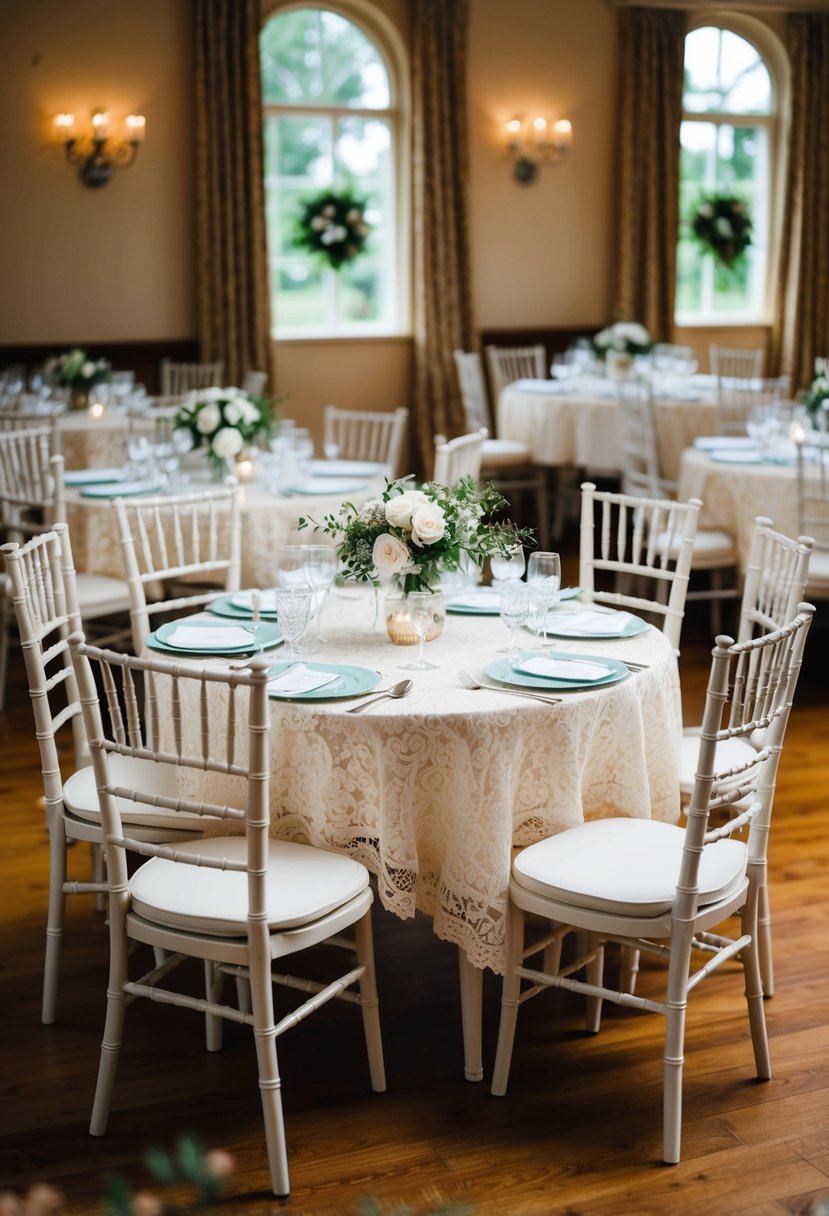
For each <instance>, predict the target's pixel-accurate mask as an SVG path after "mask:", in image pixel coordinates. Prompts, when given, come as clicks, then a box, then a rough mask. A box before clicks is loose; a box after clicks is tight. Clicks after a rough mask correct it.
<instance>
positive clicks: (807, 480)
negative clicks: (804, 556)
mask: <svg viewBox="0 0 829 1216" xmlns="http://www.w3.org/2000/svg"><path fill="white" fill-rule="evenodd" d="M821 438H823V437H822V436H821ZM797 517H798V527H799V529H800V531H801V532H803V533H806V534H807V535H809V536H812V537H814V540H815V546H816V548H818V549H829V448H827V446H826V445H825V444H823V443H821V444H819V445H818V447H817V449H816V452H815V457H814V459H813V460H812V461H808V460H807V459H806V456H805V453H804V445H803V444H802V443H799V444H798V445H797Z"/></svg>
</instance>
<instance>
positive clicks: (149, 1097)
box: [0, 606, 829, 1216]
mask: <svg viewBox="0 0 829 1216" xmlns="http://www.w3.org/2000/svg"><path fill="white" fill-rule="evenodd" d="M695 608H696V606H695ZM709 651H710V646H709V643H708V635H707V621H705V620H703V619H702V618H701V617H691V618H690V619H689V621H688V622H687V623H686V630H685V634H684V638H683V657H682V675H683V695H684V700H685V712H686V720H688V721H697V720H698V715H699V712H700V709H701V704H702V690H703V686H704V678H705V675H706V674H707V667H708V655H709ZM827 651H829V631H827V630H826V629H825V628H824V629H823V630H820V629H815V630H813V633H812V637H811V639H810V644H809V648H808V652H807V663H806V669H805V674H804V678H803V679H802V680H801V685H800V688H799V690H798V691H799V698H798V703H797V704H796V706H795V711H794V714H793V716H792V720H791V725H790V729H789V736H788V739H787V745H786V753H787V754H785V755H784V759H783V765H782V769H781V774H780V781H779V787H778V799H777V806H776V814H775V831H774V833H773V839H772V848H771V870H770V873H771V891H772V899H773V906H774V918H775V919H774V923H775V943H776V948H775V956H776V966H777V984H778V986H777V994H776V995H775V996H774V998H773V999H772V1000H771V1001H768V1002H767V1004H766V1010H767V1016H768V1023H769V1030H770V1037H771V1048H772V1061H773V1067H774V1069H775V1076H774V1079H773V1080H772V1081H771V1082H769V1083H758V1082H756V1081H755V1080H754V1079H753V1077H752V1059H751V1049H750V1044H749V1039H748V1032H747V1027H746V1021H745V1018H744V1015H743V1002H742V996H741V992H742V989H741V983H740V978H739V975H738V974H737V971H736V968H734V969H729V968H725V969H724V971H722V972H720V973H719V974H718V975H717V976H716V977H715V978H714V979H712V980H709V981H707V982H706V983H705V984H703V986H702V988H701V990H700V991H698V992H697V993H696V994H695V995H694V997H693V998H692V1004H691V1011H690V1016H689V1024H688V1042H687V1057H688V1063H687V1068H686V1083H685V1116H684V1137H683V1161H682V1164H681V1165H679V1166H676V1167H666V1166H663V1165H662V1164H660V1160H659V1154H660V1145H661V1141H660V1084H661V1067H660V1056H661V1047H662V1033H663V1023H662V1019H660V1018H654V1017H652V1016H648V1015H641V1014H636V1013H633V1012H630V1011H621V1010H618V1009H614V1010H610V1011H607V1012H606V1015H605V1019H604V1024H603V1027H602V1031H601V1034H600V1035H599V1036H598V1037H592V1038H588V1037H585V1035H584V1034H583V1033H582V1031H581V1016H580V1005H579V1003H578V1002H576V1001H575V1000H574V999H572V998H569V997H567V996H564V995H563V994H550V995H549V996H548V997H546V998H545V999H544V1000H538V1001H535V1002H532V1003H531V1004H530V1005H529V1006H528V1007H526V1008H525V1009H524V1010H523V1011H522V1016H521V1018H520V1019H519V1031H518V1038H517V1048H516V1053H515V1057H514V1063H513V1069H512V1076H511V1082H510V1089H509V1093H508V1095H507V1097H506V1098H504V1099H496V1098H493V1097H491V1096H490V1094H489V1092H488V1088H487V1084H486V1083H485V1084H482V1085H471V1084H468V1083H466V1082H465V1081H464V1080H463V1076H462V1071H461V1034H460V1025H459V1015H458V995H457V976H456V960H455V952H454V950H453V949H452V948H451V947H449V946H447V945H446V944H445V943H442V942H439V941H438V940H437V939H436V938H434V937H433V935H432V934H431V932H430V928H429V924H428V922H426V921H421V920H418V921H417V922H415V923H403V922H400V921H397V920H395V919H394V918H393V917H391V916H390V915H388V914H386V913H384V912H382V910H378V913H377V917H376V938H377V956H378V959H377V961H378V972H379V981H380V994H381V1016H382V1021H383V1030H384V1037H385V1049H386V1060H387V1071H388V1082H389V1089H388V1092H387V1093H386V1094H382V1095H373V1094H372V1093H371V1092H370V1091H369V1088H368V1078H367V1070H366V1066H365V1057H364V1052H363V1046H362V1039H361V1031H360V1026H359V1022H358V1016H357V1014H356V1011H355V1010H354V1009H353V1008H352V1007H350V1006H341V1005H337V1007H336V1008H333V1009H332V1008H330V1007H329V1008H327V1009H326V1010H324V1011H323V1012H322V1013H321V1014H318V1015H317V1016H316V1018H312V1019H310V1021H309V1022H306V1023H304V1024H303V1025H302V1026H301V1027H300V1028H299V1029H298V1030H295V1031H292V1032H290V1034H289V1035H288V1036H287V1038H286V1039H284V1040H282V1041H281V1045H280V1052H281V1065H282V1070H283V1076H284V1085H283V1094H284V1100H285V1107H286V1116H287V1129H288V1145H289V1154H290V1165H291V1174H292V1183H293V1193H292V1195H291V1198H290V1199H289V1200H287V1201H285V1202H282V1203H280V1202H278V1201H276V1200H274V1199H273V1198H272V1197H270V1195H269V1192H268V1190H267V1172H266V1165H265V1153H264V1147H263V1136H262V1125H261V1120H260V1109H259V1098H258V1092H257V1087H256V1073H255V1066H254V1054H253V1049H252V1043H251V1041H250V1035H249V1032H248V1031H246V1030H245V1029H244V1028H239V1027H235V1026H231V1027H228V1029H227V1033H226V1044H225V1049H224V1051H223V1052H222V1053H221V1054H218V1055H208V1054H207V1053H206V1052H205V1050H204V1046H203V1033H202V1023H201V1020H200V1019H199V1017H198V1016H197V1015H195V1014H191V1013H188V1012H185V1011H173V1010H171V1009H169V1008H164V1007H157V1006H152V1005H150V1004H149V1003H148V1002H138V1003H137V1004H136V1005H134V1006H132V1008H131V1009H130V1011H129V1012H128V1015H127V1045H126V1048H125V1050H124V1052H123V1054H122V1058H121V1064H120V1071H119V1075H118V1081H117V1086H116V1093H115V1105H114V1109H113V1112H112V1116H111V1120H110V1130H109V1132H108V1134H107V1136H106V1137H105V1138H103V1139H94V1140H93V1139H92V1138H90V1137H89V1135H88V1134H87V1124H88V1119H89V1112H90V1105H91V1097H92V1090H93V1085H94V1078H95V1070H96V1066H97V1056H98V1044H99V1039H100V1035H101V1030H102V1014H103V1005H104V992H105V985H106V956H107V939H106V931H105V928H104V924H103V919H102V917H101V916H100V915H99V914H96V913H95V912H94V911H93V910H92V908H91V907H90V902H89V900H88V898H81V897H76V898H74V899H71V900H69V905H68V906H69V920H68V925H67V933H66V938H65V947H64V957H63V972H62V981H61V992H60V1002H59V1020H58V1022H57V1023H56V1024H55V1025H54V1026H51V1027H44V1026H42V1025H41V1024H40V1021H39V1008H40V977H41V964H42V946H43V928H44V919H45V907H46V877H47V849H46V835H45V830H44V826H43V817H42V813H41V812H40V810H39V808H38V802H37V800H38V796H39V793H40V786H39V771H38V763H37V759H36V753H35V748H34V743H33V731H32V722H31V716H30V711H29V707H28V704H27V700H26V697H25V695H24V690H23V688H22V685H21V683H20V681H19V673H18V676H17V683H16V686H15V688H14V689H13V692H12V696H11V704H10V707H9V708H8V709H7V710H6V712H5V713H4V714H2V715H0V741H1V742H2V749H3V752H2V754H3V767H2V776H0V787H1V788H0V798H2V807H3V825H2V849H3V852H2V857H3V869H2V884H0V906H1V908H2V916H1V917H0V985H1V986H2V988H1V990H0V1009H1V1010H2V1036H0V1190H2V1188H3V1187H4V1186H9V1185H11V1186H13V1187H15V1188H17V1189H23V1188H25V1187H26V1186H27V1185H28V1184H29V1183H31V1182H32V1181H34V1180H39V1179H46V1180H49V1181H51V1182H52V1183H54V1184H56V1185H58V1186H59V1187H60V1188H61V1189H62V1190H63V1191H64V1193H65V1195H66V1197H67V1201H68V1207H69V1210H70V1211H71V1212H73V1213H81V1212H83V1213H91V1212H95V1211H99V1210H100V1207H99V1204H98V1199H99V1197H100V1195H101V1185H102V1183H101V1180H102V1178H103V1175H104V1174H105V1173H106V1172H107V1171H110V1170H116V1171H119V1172H121V1173H122V1174H124V1175H125V1176H126V1177H127V1178H128V1179H129V1180H130V1182H131V1183H132V1184H133V1185H135V1186H139V1187H140V1186H146V1185H147V1181H148V1178H147V1174H146V1172H145V1170H144V1167H143V1165H142V1154H143V1150H144V1149H145V1147H146V1146H148V1145H151V1144H162V1145H170V1144H171V1143H172V1142H173V1140H174V1138H175V1137H176V1136H177V1135H178V1134H179V1133H181V1132H183V1131H192V1132H194V1133H196V1134H197V1135H198V1136H199V1137H200V1138H201V1139H202V1141H203V1142H204V1143H205V1144H206V1145H207V1146H208V1147H218V1146H222V1147H224V1148H226V1149H228V1150H229V1151H230V1152H231V1153H233V1154H234V1156H235V1157H236V1159H237V1170H236V1173H235V1174H234V1176H233V1178H232V1180H231V1186H230V1190H229V1195H228V1197H227V1198H226V1199H225V1200H223V1201H222V1203H221V1205H220V1206H219V1207H218V1209H217V1211H219V1212H227V1213H231V1212H232V1213H244V1214H246V1216H254V1214H255V1213H266V1212H268V1213H270V1212H284V1213H304V1214H308V1216H310V1214H312V1213H314V1214H316V1216H334V1214H343V1216H345V1214H348V1216H356V1214H357V1213H358V1211H361V1210H364V1209H362V1208H361V1204H362V1202H363V1201H364V1200H365V1199H366V1198H368V1197H373V1198H374V1199H375V1200H376V1201H377V1205H378V1207H377V1211H378V1212H381V1213H382V1214H383V1216H391V1214H392V1213H393V1212H394V1213H399V1210H400V1208H402V1207H404V1206H405V1208H406V1209H408V1210H410V1211H411V1212H413V1213H417V1214H418V1216H425V1214H426V1213H433V1212H436V1211H438V1210H441V1211H443V1210H445V1209H449V1210H452V1211H459V1210H461V1209H463V1210H465V1211H467V1212H469V1213H470V1214H473V1213H474V1214H476V1216H478V1214H484V1213H498V1214H503V1216H548V1214H550V1213H567V1214H568V1216H611V1214H612V1216H632V1214H636V1216H643V1214H659V1216H661V1214H670V1216H673V1214H675V1213H683V1216H696V1214H699V1216H703V1214H704V1216H726V1214H727V1216H772V1213H783V1212H788V1213H814V1212H815V1211H816V1208H817V1205H818V1203H819V1200H820V1199H821V1197H822V1198H824V1199H825V1200H829V805H828V804H827V790H828V789H829V752H827V713H826V704H827V702H826V674H825V673H826V670H827V664H826V659H827ZM16 670H17V668H16ZM86 863H87V857H86V855H85V853H83V852H82V849H81V846H76V847H75V848H73V849H72V850H71V862H70V864H71V870H72V874H73V876H74V877H82V876H83V875H84V874H85V872H86ZM656 978H657V973H656V972H655V971H652V970H645V971H643V973H642V979H641V988H642V990H645V991H647V990H649V989H653V987H654V982H655V980H656ZM498 996H499V991H498V983H497V981H496V980H495V977H493V976H491V975H489V976H487V977H486V982H485V1043H484V1046H485V1062H486V1067H487V1075H488V1069H489V1068H490V1067H491V1061H492V1055H493V1049H494V1038H495V1032H496V1027H497V1016H498Z"/></svg>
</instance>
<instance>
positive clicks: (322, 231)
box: [294, 190, 371, 270]
mask: <svg viewBox="0 0 829 1216" xmlns="http://www.w3.org/2000/svg"><path fill="white" fill-rule="evenodd" d="M366 203H367V200H366V199H364V198H358V197H357V196H356V195H355V194H354V193H353V192H352V191H351V190H342V191H341V192H340V193H339V194H337V193H336V192H335V191H333V190H324V191H323V192H322V194H318V195H316V196H315V197H314V198H312V199H308V200H307V201H306V202H305V203H303V204H302V214H301V215H300V217H299V219H298V220H297V226H296V233H295V235H294V245H295V246H296V247H297V248H300V249H307V250H308V251H309V252H310V253H315V254H319V255H320V256H321V257H323V258H324V259H325V261H327V262H328V264H329V265H330V266H333V268H334V269H335V270H339V269H340V267H341V266H344V265H345V263H346V262H353V261H354V259H355V258H356V257H359V255H360V254H361V253H362V252H363V250H364V249H365V244H366V241H367V240H368V235H369V233H370V231H371V229H370V227H369V225H368V224H367V223H366V220H365V211H366Z"/></svg>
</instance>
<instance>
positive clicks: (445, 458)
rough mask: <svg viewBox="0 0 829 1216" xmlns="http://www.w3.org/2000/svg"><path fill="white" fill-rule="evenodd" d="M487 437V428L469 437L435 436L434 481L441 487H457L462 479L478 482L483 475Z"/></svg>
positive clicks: (474, 432)
mask: <svg viewBox="0 0 829 1216" xmlns="http://www.w3.org/2000/svg"><path fill="white" fill-rule="evenodd" d="M486 437H487V430H486V427H483V428H482V429H481V430H480V431H473V432H472V433H471V434H469V435H458V437H457V438H456V439H446V438H445V437H444V436H443V435H435V467H434V470H433V472H432V481H436V482H437V483H438V485H441V486H456V485H457V484H458V482H459V481H460V480H461V478H462V477H472V478H473V479H474V480H475V481H477V480H478V478H479V477H480V475H481V457H482V455H483V450H484V440H485V439H486Z"/></svg>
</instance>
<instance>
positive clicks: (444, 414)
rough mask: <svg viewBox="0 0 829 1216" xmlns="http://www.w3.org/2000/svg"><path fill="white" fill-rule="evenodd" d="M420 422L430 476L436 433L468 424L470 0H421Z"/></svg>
mask: <svg viewBox="0 0 829 1216" xmlns="http://www.w3.org/2000/svg"><path fill="white" fill-rule="evenodd" d="M411 12H412V117H413V148H412V151H413V156H412V188H413V199H412V221H413V231H414V237H413V260H414V345H415V350H414V355H415V360H414V387H413V416H414V431H415V436H416V440H417V446H418V453H419V458H420V463H421V467H422V471H423V472H424V473H426V474H427V475H431V468H432V460H433V455H434V435H435V434H436V433H440V434H443V435H449V436H453V435H458V434H461V433H462V432H463V431H464V430H465V424H464V413H463V408H462V406H461V400H460V392H459V389H458V382H457V376H456V372H455V364H454V360H453V357H452V352H453V351H454V350H457V349H459V348H460V349H462V350H470V349H471V348H472V345H473V342H474V326H473V320H472V289H471V276H470V254H469V231H468V218H467V202H466V182H467V114H466V79H465V72H466V21H467V4H466V0H413V3H412V5H411Z"/></svg>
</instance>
